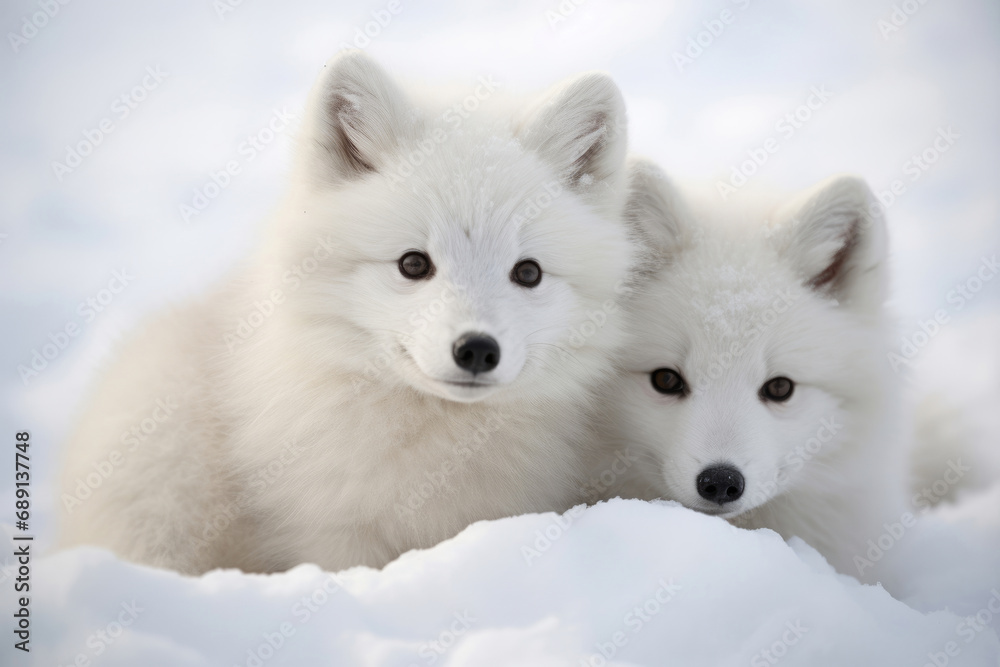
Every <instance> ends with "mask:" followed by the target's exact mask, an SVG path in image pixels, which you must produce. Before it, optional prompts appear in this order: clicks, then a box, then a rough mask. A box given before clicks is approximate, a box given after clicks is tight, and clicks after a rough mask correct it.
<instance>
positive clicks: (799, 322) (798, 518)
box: [604, 161, 904, 578]
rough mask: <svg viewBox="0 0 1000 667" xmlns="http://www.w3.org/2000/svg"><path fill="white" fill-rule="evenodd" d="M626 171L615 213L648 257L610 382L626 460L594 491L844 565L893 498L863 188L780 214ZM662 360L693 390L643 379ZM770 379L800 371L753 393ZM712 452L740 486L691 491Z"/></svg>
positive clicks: (893, 515) (640, 169)
mask: <svg viewBox="0 0 1000 667" xmlns="http://www.w3.org/2000/svg"><path fill="white" fill-rule="evenodd" d="M630 178H631V183H630V186H631V190H632V194H631V202H630V205H629V215H630V217H631V218H632V219H633V220H634V221H635V222H636V223H637V224H639V225H641V226H642V227H644V228H645V229H646V234H647V237H648V238H649V241H650V244H651V245H652V247H654V248H655V249H656V251H657V252H658V253H659V255H660V258H661V260H662V268H661V269H660V270H659V271H658V272H657V273H656V275H655V276H654V277H653V279H652V280H651V281H650V282H649V284H648V285H647V286H646V288H645V289H644V290H642V291H641V293H640V294H639V295H637V297H636V299H635V300H634V301H633V302H632V306H630V308H631V325H630V326H631V329H632V332H631V333H632V338H631V340H630V342H629V343H628V345H627V349H626V352H625V361H624V369H623V373H622V375H621V377H620V379H619V381H618V382H616V383H614V384H612V385H611V386H610V388H609V391H608V394H607V401H606V405H605V410H604V413H605V415H606V416H607V424H606V427H607V436H606V440H607V442H608V445H609V449H610V450H615V451H622V450H624V449H626V448H628V449H630V450H631V452H632V455H633V458H636V459H638V463H636V464H635V465H632V466H631V467H630V468H628V472H627V473H626V474H625V475H624V477H623V476H621V475H618V476H617V477H618V479H617V484H616V486H615V488H613V489H611V490H609V491H608V492H607V495H614V494H616V493H619V494H623V495H626V496H629V495H631V496H637V497H641V498H647V499H648V498H666V499H672V500H676V501H679V502H681V503H682V504H684V505H686V506H688V507H691V508H694V509H697V510H700V511H703V512H708V513H713V514H719V515H721V516H723V517H724V518H726V519H729V520H730V521H731V522H732V523H734V524H735V525H739V526H744V527H749V528H756V527H767V528H771V529H774V530H776V531H777V532H779V533H780V534H781V535H783V536H785V537H790V536H792V535H797V536H799V537H801V538H803V539H805V540H806V541H807V542H808V543H810V544H811V545H812V546H814V547H816V548H817V549H819V550H820V551H821V552H822V553H823V554H824V555H825V556H826V557H827V558H828V560H829V561H830V562H831V563H832V564H833V565H834V566H835V567H837V568H838V569H839V570H840V571H842V572H846V573H850V574H853V575H855V576H857V575H858V569H857V568H856V562H855V560H854V557H855V556H861V557H864V556H865V553H866V550H867V548H868V547H867V540H869V539H872V540H877V539H878V537H879V536H880V534H881V533H882V532H883V531H884V528H883V526H882V524H883V522H898V521H899V520H900V517H901V514H902V512H903V511H904V506H903V488H904V475H903V471H904V466H903V465H902V464H901V462H900V460H899V459H900V446H899V443H900V441H901V439H902V437H901V436H902V434H901V432H900V431H899V429H898V426H897V424H898V420H897V408H896V401H897V398H898V395H899V391H898V388H897V387H896V383H895V379H894V376H893V375H892V373H891V372H890V371H889V369H888V366H887V364H886V362H885V359H886V355H885V353H886V351H887V349H888V348H887V344H888V332H889V331H890V326H889V322H888V318H887V316H886V313H885V311H884V309H883V305H882V304H883V302H884V299H885V291H886V274H887V266H886V263H887V262H886V241H885V225H884V222H883V220H882V218H881V216H880V215H879V211H878V208H877V207H876V206H874V205H873V202H874V199H873V197H872V194H871V192H870V191H869V189H868V188H867V186H866V185H865V184H864V183H863V182H861V181H859V180H857V179H854V178H846V177H844V178H837V179H831V180H830V181H827V182H825V183H823V184H820V185H819V186H817V187H816V188H814V189H812V190H811V191H809V192H808V193H806V194H805V195H804V196H802V197H800V198H798V199H796V200H795V201H793V202H791V203H789V204H788V205H786V206H784V207H782V208H781V209H779V210H777V211H768V210H767V209H766V208H764V207H761V206H759V205H758V204H757V203H755V202H753V201H750V203H748V201H749V200H748V198H744V199H743V200H742V202H741V204H740V208H731V209H728V210H727V209H725V208H720V206H718V205H714V204H706V203H705V202H699V201H698V200H697V199H695V200H694V201H691V202H688V201H686V200H687V199H689V198H688V197H685V196H682V195H681V194H680V191H679V190H678V189H677V188H676V187H675V186H674V185H673V184H672V183H670V182H669V181H667V180H666V179H665V178H664V177H663V176H662V174H660V173H659V172H658V170H656V168H655V167H654V166H652V165H650V164H647V163H644V162H641V161H639V162H636V163H635V164H634V165H633V166H632V169H631V177H630ZM845 246H846V247H845ZM838 253H839V254H838ZM838 258H840V259H842V260H843V261H842V262H841V263H839V264H837V259H838ZM831 265H834V266H833V268H834V270H831V271H828V269H829V268H830V267H831ZM827 279H828V280H827ZM819 283H822V284H819ZM782 295H784V297H783V298H782ZM789 304H790V305H789ZM779 311H781V312H779ZM754 332H756V333H754ZM658 368H672V369H675V370H678V371H679V372H680V373H681V374H682V375H683V376H684V378H685V379H686V380H687V382H688V384H689V385H690V386H691V389H692V392H691V393H690V394H689V395H688V396H685V397H680V398H679V397H675V396H669V395H662V394H659V393H657V392H655V391H654V389H653V387H652V385H651V381H650V373H651V372H652V371H653V370H655V369H658ZM778 376H786V377H788V378H791V379H792V380H793V381H794V382H795V383H796V387H795V389H794V392H793V394H792V396H791V398H790V399H789V400H788V401H787V402H784V403H776V402H766V401H763V400H761V398H760V397H759V396H758V392H759V391H760V389H761V387H762V385H764V383H765V382H766V381H768V380H769V379H771V378H774V377H778ZM824 419H825V420H827V421H826V423H827V424H828V425H831V424H832V426H830V427H828V428H826V429H824V430H821V427H822V426H823V423H824V422H823V421H822V420H824ZM831 436H832V437H831ZM811 438H816V440H815V441H814V442H813V443H812V444H811V445H810V446H811V447H812V448H813V449H818V451H816V452H815V453H812V452H810V451H809V449H808V447H807V443H809V442H810V439H811ZM823 439H826V440H827V442H822V440H823ZM817 445H818V446H817ZM718 464H729V465H732V466H735V467H736V468H737V469H739V470H740V471H741V472H742V473H743V475H744V477H745V479H746V488H745V490H744V493H743V496H742V497H741V498H740V499H739V500H738V501H735V502H732V503H727V504H724V505H718V504H715V503H711V502H708V501H706V500H705V499H703V498H702V497H700V496H699V494H698V492H697V489H696V484H695V480H696V476H697V475H698V474H699V473H700V472H701V471H702V470H703V469H705V468H707V467H709V466H711V465H718ZM604 465H605V466H607V465H608V464H607V462H605V464H604ZM621 468H622V466H620V465H619V466H618V468H617V469H616V470H615V471H616V472H618V471H619V470H621ZM862 569H863V570H864V575H865V577H866V578H869V577H870V576H872V572H873V571H874V570H872V569H869V568H867V567H864V568H862Z"/></svg>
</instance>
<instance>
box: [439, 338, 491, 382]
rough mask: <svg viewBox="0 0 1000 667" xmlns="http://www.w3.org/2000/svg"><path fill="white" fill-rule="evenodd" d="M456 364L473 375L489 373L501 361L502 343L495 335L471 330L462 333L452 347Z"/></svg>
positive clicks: (452, 354)
mask: <svg viewBox="0 0 1000 667" xmlns="http://www.w3.org/2000/svg"><path fill="white" fill-rule="evenodd" d="M451 356H452V358H454V360H455V364H456V365H457V366H458V367H459V368H461V369H462V370H464V371H468V372H469V373H472V374H473V375H476V374H478V373H488V372H489V371H491V370H493V369H494V368H496V367H497V364H499V363H500V344H499V343H497V341H496V339H495V338H493V336H489V335H487V334H484V333H477V332H469V333H465V334H462V335H461V336H459V337H458V340H456V341H455V344H454V345H453V346H452V348H451Z"/></svg>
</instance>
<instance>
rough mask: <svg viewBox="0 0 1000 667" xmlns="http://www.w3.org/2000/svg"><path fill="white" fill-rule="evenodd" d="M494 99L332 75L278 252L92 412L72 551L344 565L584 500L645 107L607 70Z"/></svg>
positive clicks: (71, 466) (316, 100)
mask: <svg viewBox="0 0 1000 667" xmlns="http://www.w3.org/2000/svg"><path fill="white" fill-rule="evenodd" d="M494 88H495V84H494V83H493V82H492V81H490V80H487V79H483V80H482V82H481V85H480V86H479V87H478V88H477V89H476V91H475V94H473V95H469V96H468V97H466V98H464V99H461V98H458V99H457V100H454V99H453V100H450V101H447V102H438V101H427V100H426V99H424V101H423V102H418V101H417V98H416V97H414V96H413V95H412V94H408V93H406V92H404V90H403V89H402V88H401V87H400V86H398V85H397V84H396V83H394V82H393V80H391V79H390V78H389V77H388V76H387V75H386V74H385V73H384V71H383V70H382V69H381V68H380V67H379V66H377V65H376V64H375V63H374V62H373V61H372V60H370V59H369V58H368V57H367V56H365V55H363V54H361V53H358V52H347V53H344V54H341V55H338V56H337V57H335V58H333V59H332V60H331V61H330V62H329V63H328V64H327V65H326V67H325V69H324V71H323V72H322V75H321V76H320V78H319V80H318V82H317V84H316V86H315V88H314V90H313V92H312V94H311V96H310V100H309V103H308V107H307V109H306V114H305V118H304V121H303V127H302V128H301V138H300V142H299V145H298V152H297V155H296V164H295V167H294V174H293V179H292V180H293V183H292V187H291V188H290V192H289V194H288V195H287V197H286V199H285V201H284V203H283V204H282V205H281V207H280V211H279V212H278V213H277V214H276V215H275V216H274V218H273V220H271V221H270V224H269V225H268V227H267V230H266V233H265V238H264V239H263V243H262V245H261V249H260V251H259V252H258V253H257V254H256V256H255V257H254V258H253V261H252V262H250V263H249V264H248V267H247V268H246V269H245V270H244V271H242V272H241V273H240V274H239V276H238V278H235V279H234V280H233V281H231V282H230V283H228V284H226V285H224V286H223V287H222V288H221V289H220V290H219V291H218V292H216V293H214V294H212V295H211V296H209V297H207V298H206V299H204V300H203V301H201V302H200V303H195V304H192V305H190V306H188V307H187V308H185V309H183V310H179V311H177V312H174V313H171V314H169V315H166V316H164V317H162V318H161V319H158V320H155V321H151V322H149V323H148V324H147V325H146V326H145V328H144V329H143V330H142V331H141V332H139V334H138V335H137V336H135V338H134V339H133V340H132V341H131V343H129V344H128V345H127V346H125V347H124V349H123V350H121V356H120V359H119V360H118V361H117V364H116V365H115V366H114V367H113V368H112V370H111V371H110V373H109V374H108V375H107V377H106V378H104V380H103V383H102V385H101V387H100V389H99V392H98V393H97V396H96V399H95V400H94V401H93V402H92V404H91V405H90V406H89V408H88V409H87V411H86V414H85V417H84V419H83V422H82V424H81V425H80V427H79V429H78V431H77V432H76V434H75V436H74V437H73V438H72V441H71V442H70V445H69V450H68V460H67V464H66V467H65V471H64V481H63V486H62V494H61V501H62V505H63V507H64V508H65V511H64V512H63V521H62V544H63V545H73V544H79V543H91V544H97V545H101V546H104V547H108V548H110V549H112V550H113V551H115V552H117V553H118V554H120V555H121V556H123V557H125V558H128V559H132V560H135V561H139V562H143V563H149V564H154V565H160V566H165V567H170V568H175V569H178V570H181V571H184V572H201V571H204V570H207V569H210V568H213V567H219V566H234V567H240V568H243V569H245V570H249V571H274V570H281V569H284V568H288V567H290V566H293V565H295V564H297V563H300V562H304V561H309V562H313V563H317V564H319V565H321V566H322V567H324V568H327V569H332V570H337V569H341V568H345V567H348V566H353V565H358V564H365V565H370V566H381V565H383V564H385V563H386V562H388V561H390V560H392V559H393V558H395V557H396V556H398V555H399V554H400V553H402V552H404V551H406V550H408V549H411V548H415V547H427V546H430V545H433V544H435V543H437V542H439V541H441V540H443V539H446V538H448V537H450V536H453V535H455V534H456V533H458V532H459V531H461V530H462V529H463V528H464V527H465V526H467V525H468V524H469V523H471V522H474V521H477V520H480V519H491V518H497V517H502V516H507V515H513V514H518V513H524V512H532V511H548V510H565V509H567V508H568V507H570V506H572V504H573V503H574V501H576V499H577V493H578V491H577V489H578V487H579V483H578V475H579V474H580V473H581V470H582V469H583V468H584V463H583V460H584V449H585V447H584V446H583V445H584V443H585V442H586V437H587V436H586V434H585V432H584V427H583V424H584V422H585V419H584V415H585V414H586V413H587V412H588V410H589V407H590V404H591V400H592V399H591V393H592V391H593V389H594V386H595V385H596V383H597V382H599V381H601V380H603V379H604V378H606V376H607V375H608V374H609V373H610V372H611V368H612V366H611V363H612V362H611V357H612V352H613V351H614V350H615V349H616V347H617V346H618V345H619V344H620V341H621V339H622V335H623V334H622V329H621V325H620V323H619V322H618V321H617V320H619V319H621V318H606V317H603V318H601V317H589V316H588V313H590V314H591V315H592V314H593V313H594V312H600V311H602V308H605V307H606V305H607V304H609V303H610V304H614V303H616V301H615V300H616V298H617V297H618V295H619V294H621V293H624V292H625V291H627V289H623V286H624V285H625V284H627V282H628V281H629V279H630V275H632V273H633V271H634V266H633V259H634V256H635V254H636V253H635V252H634V250H633V245H632V242H631V241H630V238H629V233H628V232H627V228H626V225H625V223H624V221H623V218H622V213H623V210H624V202H625V187H624V184H625V170H626V167H625V148H626V137H625V132H624V130H623V128H624V124H625V112H624V103H623V100H622V97H621V94H620V92H619V91H618V89H617V87H616V86H615V85H614V83H613V82H612V81H611V80H610V79H609V78H608V77H607V76H605V75H602V74H585V75H581V76H579V77H577V78H574V79H572V80H570V81H568V82H566V83H564V84H563V85H560V86H557V87H556V88H555V89H553V90H552V91H550V92H549V93H548V94H546V95H544V96H541V97H539V98H537V99H534V100H532V101H531V102H530V103H518V102H517V101H515V100H512V99H505V98H504V97H503V96H502V95H501V93H500V92H495V93H494V90H493V89H494ZM426 97H428V96H426V95H423V96H422V98H426ZM456 102H457V104H456ZM591 319H593V320H595V321H596V320H600V322H601V324H603V326H600V327H598V326H593V325H591V326H589V327H584V329H585V330H586V331H587V332H588V333H587V335H586V336H582V335H577V339H576V340H574V341H573V342H572V343H571V342H570V339H571V338H572V335H571V332H574V331H576V332H578V331H579V330H580V329H581V327H582V325H583V324H584V323H587V322H589V321H590V320H591Z"/></svg>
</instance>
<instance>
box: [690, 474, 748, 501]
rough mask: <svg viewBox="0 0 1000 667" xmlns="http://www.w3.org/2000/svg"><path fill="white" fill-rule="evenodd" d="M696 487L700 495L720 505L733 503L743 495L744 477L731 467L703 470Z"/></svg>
mask: <svg viewBox="0 0 1000 667" xmlns="http://www.w3.org/2000/svg"><path fill="white" fill-rule="evenodd" d="M696 485H697V487H698V495H700V496H701V497H702V498H704V499H705V500H708V501H711V502H713V503H719V504H720V505H724V504H725V503H731V502H733V501H734V500H736V499H738V498H739V497H740V496H742V495H743V475H742V473H740V471H739V470H737V469H736V468H730V467H729V466H718V467H716V468H706V469H705V470H702V471H701V473H700V474H699V475H698V480H697V484H696Z"/></svg>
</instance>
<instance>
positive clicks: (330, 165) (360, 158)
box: [300, 50, 417, 182]
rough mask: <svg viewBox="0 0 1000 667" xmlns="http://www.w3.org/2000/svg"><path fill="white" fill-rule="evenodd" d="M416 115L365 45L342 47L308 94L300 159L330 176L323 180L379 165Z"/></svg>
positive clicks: (346, 176)
mask: <svg viewBox="0 0 1000 667" xmlns="http://www.w3.org/2000/svg"><path fill="white" fill-rule="evenodd" d="M416 115H417V114H416V112H415V110H414V109H413V107H412V106H411V105H410V104H409V102H408V101H407V100H406V97H405V95H404V94H403V92H402V90H401V89H400V88H399V87H398V86H397V85H396V84H395V82H393V81H392V79H390V78H389V75H388V74H386V72H385V70H383V69H382V68H381V67H380V66H379V65H378V64H377V63H376V62H375V61H374V60H372V59H371V58H370V57H369V56H367V55H366V54H365V53H364V52H363V51H354V50H349V51H343V52H341V53H339V54H337V55H336V56H334V57H333V58H331V59H330V61H329V62H327V64H326V65H324V71H323V73H322V74H321V75H320V77H319V80H318V81H317V82H316V85H315V86H314V87H313V90H312V92H311V94H310V97H309V102H308V105H307V117H306V120H305V127H304V128H303V141H302V145H301V147H300V148H301V151H302V153H303V154H304V155H303V159H305V160H307V161H309V163H310V167H312V168H314V169H316V168H318V173H320V174H323V175H324V176H328V178H327V179H326V180H327V181H335V182H336V181H342V180H350V179H354V178H359V177H361V176H363V175H364V174H366V173H370V172H375V171H378V170H379V168H380V167H382V166H384V164H385V161H386V158H387V157H388V156H389V155H390V154H391V153H392V152H393V151H394V150H395V149H396V148H397V147H398V146H399V144H400V142H401V141H402V140H403V138H404V137H405V136H408V135H409V134H412V127H411V126H412V125H413V124H414V121H415V119H416ZM307 173H308V172H307ZM314 173H315V172H314Z"/></svg>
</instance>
